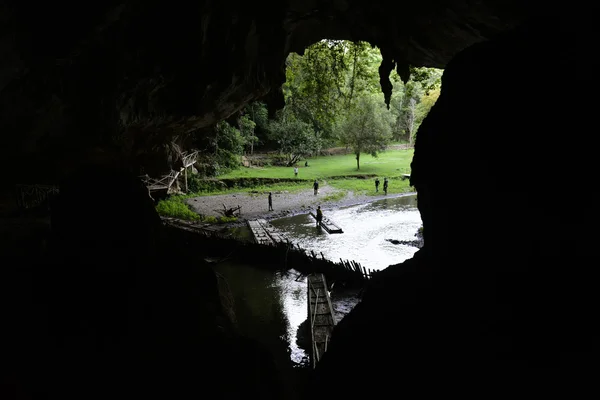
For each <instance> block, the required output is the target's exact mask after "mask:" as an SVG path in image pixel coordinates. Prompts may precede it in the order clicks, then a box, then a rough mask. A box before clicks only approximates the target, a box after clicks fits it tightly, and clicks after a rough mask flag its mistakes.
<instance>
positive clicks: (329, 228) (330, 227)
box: [310, 211, 344, 234]
mask: <svg viewBox="0 0 600 400" xmlns="http://www.w3.org/2000/svg"><path fill="white" fill-rule="evenodd" d="M310 215H311V216H312V217H313V218H314V219H315V221H316V220H317V216H316V215H315V214H314V213H313V212H312V211H311V212H310ZM321 227H323V229H325V231H326V232H327V233H330V234H331V233H344V231H343V230H342V228H340V227H339V226H338V225H337V224H336V223H335V222H333V221H332V220H330V219H329V218H327V217H325V216H323V219H322V220H321Z"/></svg>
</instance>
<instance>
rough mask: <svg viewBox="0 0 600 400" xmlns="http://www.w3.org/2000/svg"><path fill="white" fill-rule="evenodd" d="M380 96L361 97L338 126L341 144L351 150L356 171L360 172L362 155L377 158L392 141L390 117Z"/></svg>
mask: <svg viewBox="0 0 600 400" xmlns="http://www.w3.org/2000/svg"><path fill="white" fill-rule="evenodd" d="M379 97H380V96H362V97H360V98H359V99H358V101H357V105H356V106H355V107H352V108H351V109H350V110H348V112H347V113H346V115H345V116H344V119H343V120H342V122H341V124H340V125H339V135H340V138H341V141H342V144H344V145H346V146H348V147H349V148H351V149H352V152H353V153H354V155H355V156H356V169H357V170H360V156H361V154H363V153H367V154H370V155H371V156H373V157H377V156H378V154H379V152H381V151H383V150H385V148H386V146H387V145H388V144H389V142H390V140H391V139H392V132H391V115H390V112H389V111H388V110H387V108H386V107H385V104H384V103H383V101H382V100H381V101H378V100H380V99H378V98H379Z"/></svg>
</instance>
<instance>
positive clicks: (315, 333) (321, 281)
mask: <svg viewBox="0 0 600 400" xmlns="http://www.w3.org/2000/svg"><path fill="white" fill-rule="evenodd" d="M307 286H308V322H309V324H310V339H311V344H312V346H311V352H310V358H311V364H312V367H313V368H315V367H316V365H317V363H318V362H319V360H320V359H321V357H322V356H323V354H324V353H325V352H326V351H327V345H328V343H329V340H330V339H331V334H332V332H333V327H334V326H335V317H334V315H333V307H332V306H331V298H330V297H329V291H328V290H327V283H326V282H325V276H324V275H323V274H310V275H308V285H307Z"/></svg>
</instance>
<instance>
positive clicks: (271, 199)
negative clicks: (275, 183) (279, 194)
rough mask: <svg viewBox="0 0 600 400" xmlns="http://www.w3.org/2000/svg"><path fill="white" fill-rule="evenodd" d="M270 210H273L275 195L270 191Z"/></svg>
mask: <svg viewBox="0 0 600 400" xmlns="http://www.w3.org/2000/svg"><path fill="white" fill-rule="evenodd" d="M269 211H273V195H272V194H271V192H269Z"/></svg>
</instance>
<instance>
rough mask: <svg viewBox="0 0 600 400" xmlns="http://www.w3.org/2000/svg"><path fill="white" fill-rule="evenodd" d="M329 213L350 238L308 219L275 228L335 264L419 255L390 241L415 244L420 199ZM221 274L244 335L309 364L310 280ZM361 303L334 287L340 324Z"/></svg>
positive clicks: (226, 270) (373, 264) (254, 272)
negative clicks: (305, 342) (304, 326)
mask: <svg viewBox="0 0 600 400" xmlns="http://www.w3.org/2000/svg"><path fill="white" fill-rule="evenodd" d="M323 213H324V215H325V216H326V217H328V218H329V219H331V220H332V221H333V222H335V223H336V224H337V225H339V226H340V227H341V228H342V229H343V230H344V233H342V234H332V235H330V234H328V233H327V232H325V231H324V230H322V229H320V228H316V223H315V221H314V219H313V218H312V217H311V216H310V215H307V214H304V215H296V216H293V217H286V218H281V219H279V220H273V221H271V224H272V225H273V226H275V227H277V228H279V229H281V230H282V231H284V232H285V233H286V234H287V235H288V237H290V239H291V240H292V241H293V242H294V243H298V244H299V245H300V247H303V248H305V249H307V250H314V251H315V252H316V253H317V254H318V253H323V255H324V256H325V258H328V259H331V260H339V259H340V258H342V259H344V260H354V261H357V262H359V263H360V264H362V265H363V266H365V267H366V268H371V269H375V270H380V269H383V268H386V267H387V266H388V265H392V264H398V263H400V262H402V261H404V260H406V259H408V258H410V257H412V256H413V254H414V253H415V252H416V251H417V250H418V249H417V248H416V247H412V246H408V245H403V244H393V243H391V242H390V241H388V240H387V239H392V240H400V241H411V240H414V239H415V233H416V232H417V230H418V229H419V227H420V226H421V217H420V214H419V212H418V210H417V208H416V196H414V195H409V196H403V197H397V198H393V199H384V200H380V201H376V202H373V203H368V204H361V205H356V206H350V207H344V208H340V209H337V210H324V212H323ZM241 234H247V233H245V232H241ZM217 271H218V272H220V273H222V274H223V275H224V276H225V277H226V278H227V280H228V282H229V285H230V287H231V291H232V292H233V295H234V298H235V302H236V315H237V317H238V324H239V326H240V329H241V330H242V332H244V333H246V334H247V335H248V336H250V337H254V338H255V339H257V340H259V341H261V342H263V343H264V344H265V345H266V346H267V347H269V348H270V349H271V350H272V351H281V347H282V346H283V347H287V350H286V351H287V353H288V355H289V357H290V358H291V360H292V361H294V362H296V363H299V364H301V365H304V364H305V362H306V359H307V353H306V351H305V350H304V349H303V348H302V347H301V346H300V345H299V344H298V343H297V334H298V327H299V326H300V324H301V323H302V322H304V321H305V320H306V319H307V304H306V301H307V287H306V280H305V279H301V280H300V281H297V280H296V278H297V277H298V273H297V272H296V271H293V270H292V271H288V272H283V273H282V272H272V271H266V270H260V269H257V268H253V267H250V266H243V265H238V264H235V265H234V264H220V265H219V266H218V267H217ZM357 302H358V299H357V296H356V293H349V292H338V291H336V290H335V287H334V289H333V291H332V304H333V307H334V309H335V314H336V315H335V317H336V319H337V320H338V321H339V320H340V319H341V318H342V317H343V316H344V315H345V314H347V313H348V312H350V310H351V309H352V308H353V307H354V306H355V305H356V304H357Z"/></svg>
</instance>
